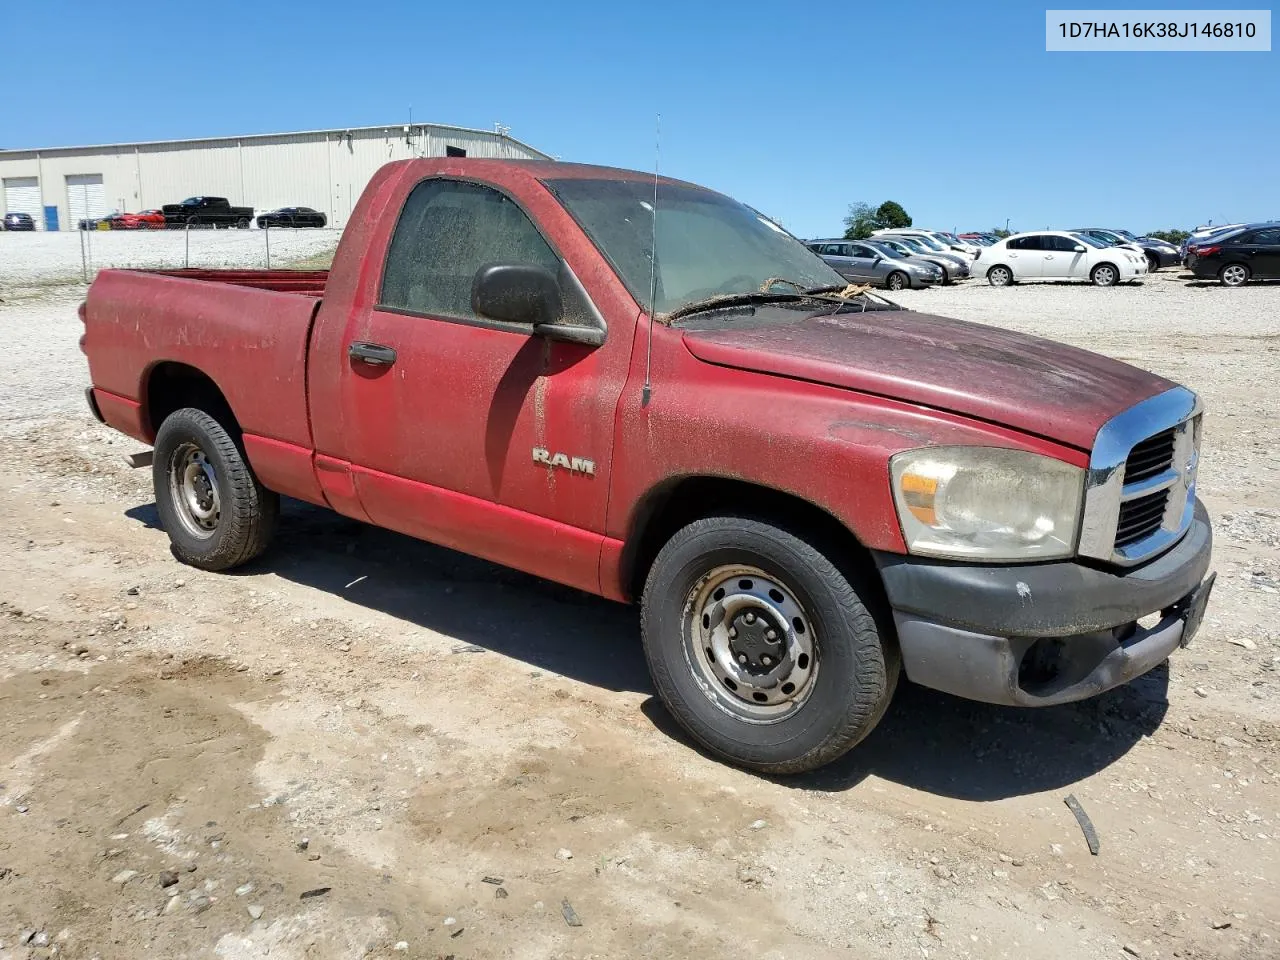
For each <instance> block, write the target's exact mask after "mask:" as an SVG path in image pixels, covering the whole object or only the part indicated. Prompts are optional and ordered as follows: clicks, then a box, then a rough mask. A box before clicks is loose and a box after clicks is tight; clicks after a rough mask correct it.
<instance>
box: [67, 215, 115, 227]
mask: <svg viewBox="0 0 1280 960" xmlns="http://www.w3.org/2000/svg"><path fill="white" fill-rule="evenodd" d="M115 216H116V215H115V214H114V213H105V214H103V215H102V216H100V217H81V218H80V221H79V222H78V223H77V224H76V226H77V227H78V228H79V229H81V230H111V229H112V228H113V227H114V226H115V224H114V223H113V222H112V221H113V220H114V219H115Z"/></svg>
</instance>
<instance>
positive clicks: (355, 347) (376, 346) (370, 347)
mask: <svg viewBox="0 0 1280 960" xmlns="http://www.w3.org/2000/svg"><path fill="white" fill-rule="evenodd" d="M347 356H348V357H350V358H351V359H352V360H359V361H360V362H362V363H367V364H370V365H371V366H375V367H389V366H391V365H392V364H393V363H395V362H396V352H395V351H394V350H392V349H391V348H390V347H384V346H383V345H382V344H380V343H365V342H364V341H362V340H357V341H355V342H354V343H352V344H351V346H349V347H348V348H347Z"/></svg>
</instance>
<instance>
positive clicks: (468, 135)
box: [0, 123, 550, 230]
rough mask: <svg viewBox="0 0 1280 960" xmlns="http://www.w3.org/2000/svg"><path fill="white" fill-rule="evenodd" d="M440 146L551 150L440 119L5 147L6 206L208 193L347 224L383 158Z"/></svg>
mask: <svg viewBox="0 0 1280 960" xmlns="http://www.w3.org/2000/svg"><path fill="white" fill-rule="evenodd" d="M442 156H472V157H509V158H513V159H550V158H549V157H548V155H547V154H545V153H542V152H541V151H539V150H535V149H534V148H533V147H530V146H529V145H528V144H525V143H521V142H520V141H519V140H516V139H514V138H512V137H510V136H508V135H507V134H506V132H505V130H501V129H500V130H498V131H491V130H470V129H467V128H465V127H450V126H442V125H439V124H433V123H415V124H391V125H389V126H384V127H351V128H348V129H332V130H309V131H306V132H302V133H270V134H253V135H251V136H246V137H216V138H211V139H208V140H161V141H155V142H150V143H113V144H107V145H105V146H96V147H51V148H48V149H39V150H0V185H2V187H3V190H2V191H0V213H9V212H13V211H22V212H25V213H29V214H31V216H32V217H33V218H34V219H35V221H36V224H37V228H38V229H41V230H44V229H62V230H74V229H75V228H76V224H77V223H78V222H79V221H80V220H81V218H83V217H100V216H104V215H106V214H108V213H114V212H125V211H131V212H132V211H138V210H147V209H152V208H157V207H160V206H163V205H164V204H166V203H178V202H179V201H181V200H183V199H184V198H186V197H192V196H202V195H203V196H216V197H226V198H228V199H229V200H230V201H231V202H232V203H233V204H235V205H237V206H251V207H253V208H254V209H255V210H257V211H263V212H265V211H267V210H274V209H276V208H277V207H286V206H290V207H292V206H297V207H312V208H314V209H316V210H320V211H322V212H323V213H325V214H326V215H327V216H328V217H329V223H330V225H331V226H338V227H340V226H343V225H344V224H345V223H346V222H347V218H348V217H349V216H350V215H351V208H352V206H353V205H354V204H355V202H356V200H357V199H359V197H360V191H361V190H363V189H364V186H365V184H366V183H368V182H369V179H370V178H371V177H372V176H373V173H374V171H375V170H377V169H378V168H379V167H380V166H382V165H383V164H384V163H386V162H388V161H390V160H404V159H408V158H410V157H442Z"/></svg>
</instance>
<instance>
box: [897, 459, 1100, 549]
mask: <svg viewBox="0 0 1280 960" xmlns="http://www.w3.org/2000/svg"><path fill="white" fill-rule="evenodd" d="M889 471H890V474H891V476H892V482H893V496H894V501H895V503H896V504H897V507H898V520H899V522H900V523H901V524H902V533H903V536H904V537H905V538H906V541H907V549H908V550H909V551H910V552H911V553H918V554H926V555H928V556H934V557H950V558H953V559H969V558H981V559H984V560H1047V559H1051V558H1055V557H1069V556H1071V555H1072V554H1073V553H1075V548H1076V528H1077V525H1078V520H1079V516H1080V502H1081V498H1082V496H1083V491H1084V470H1082V469H1081V468H1080V467H1073V466H1071V465H1070V464H1068V463H1063V462H1062V461H1061V460H1054V459H1052V458H1051V457H1042V456H1040V455H1039V454H1034V453H1026V452H1024V451H1022V450H1005V449H1001V448H998V447H921V448H920V449H917V450H907V451H904V452H903V453H899V454H897V455H895V456H894V457H893V458H892V459H891V460H890V461H889Z"/></svg>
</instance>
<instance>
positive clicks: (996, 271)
mask: <svg viewBox="0 0 1280 960" xmlns="http://www.w3.org/2000/svg"><path fill="white" fill-rule="evenodd" d="M987 283H989V284H991V285H992V286H993V287H1007V286H1009V285H1010V284H1011V283H1013V271H1012V270H1010V269H1009V268H1008V267H1006V266H1003V265H1000V264H997V265H996V266H994V267H992V268H991V269H990V270H988V271H987Z"/></svg>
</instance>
